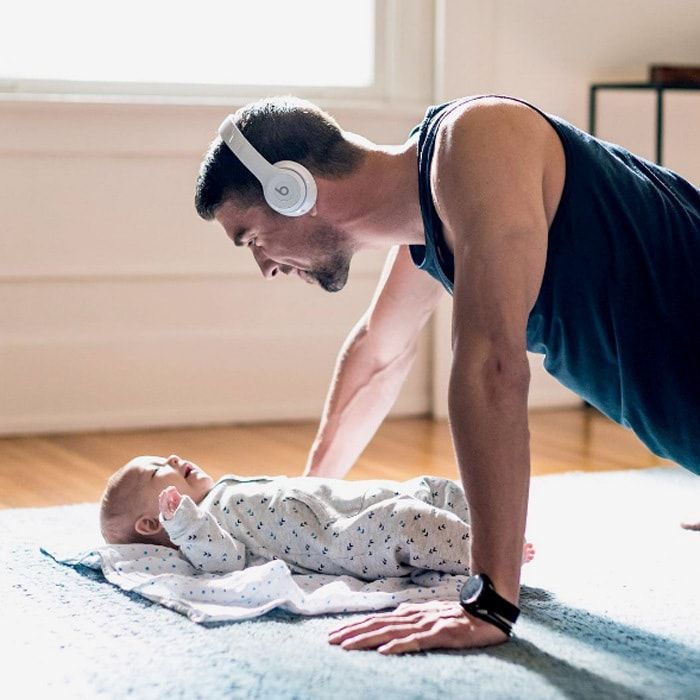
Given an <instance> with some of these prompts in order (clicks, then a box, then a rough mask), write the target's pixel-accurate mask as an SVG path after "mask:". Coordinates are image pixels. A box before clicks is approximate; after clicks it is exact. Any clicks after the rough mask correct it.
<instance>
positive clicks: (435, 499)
mask: <svg viewBox="0 0 700 700" xmlns="http://www.w3.org/2000/svg"><path fill="white" fill-rule="evenodd" d="M161 523H162V524H163V526H164V528H165V529H166V531H167V533H168V535H169V537H170V540H171V541H172V543H173V544H174V545H176V546H177V547H179V548H180V551H181V553H182V554H183V555H184V556H185V557H186V558H187V559H188V560H189V561H190V562H191V563H192V564H193V565H194V566H195V567H196V568H198V569H201V570H202V571H207V572H211V573H226V572H230V571H239V570H241V569H243V568H245V567H246V566H251V565H256V564H260V563H263V562H266V561H270V560H272V559H281V560H283V561H284V562H286V563H287V564H288V566H289V568H290V569H291V570H292V571H293V572H295V573H313V572H315V573H323V574H333V575H350V576H354V577H357V578H361V579H365V580H373V579H377V578H384V577H389V576H406V575H409V574H410V573H412V572H413V571H416V570H425V569H430V570H434V571H444V572H447V573H451V574H466V573H468V572H469V548H470V542H469V525H468V523H469V513H468V509H467V502H466V499H465V497H464V492H463V491H462V489H461V487H460V486H458V485H457V484H456V483H455V482H453V481H450V480H449V479H440V478H437V477H431V476H422V477H418V478H416V479H411V480H410V481H402V482H399V481H383V480H371V481H345V480H342V479H325V478H318V477H292V478H288V477H256V478H250V479H247V478H244V477H238V476H233V475H229V476H225V477H223V478H222V479H220V480H219V481H218V482H217V483H216V484H215V486H214V487H213V488H212V490H211V491H210V492H209V493H208V494H207V495H206V496H205V497H204V499H203V500H202V501H201V502H200V503H199V505H196V504H195V503H194V501H192V499H191V498H189V496H183V498H182V500H181V502H180V504H179V506H178V508H177V509H176V511H175V513H174V515H173V517H172V518H171V519H170V520H164V519H163V517H162V516H161Z"/></svg>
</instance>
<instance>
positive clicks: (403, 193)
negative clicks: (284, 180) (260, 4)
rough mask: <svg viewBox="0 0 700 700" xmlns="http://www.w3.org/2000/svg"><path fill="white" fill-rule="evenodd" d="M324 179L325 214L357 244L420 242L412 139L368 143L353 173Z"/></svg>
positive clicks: (421, 221)
mask: <svg viewBox="0 0 700 700" xmlns="http://www.w3.org/2000/svg"><path fill="white" fill-rule="evenodd" d="M323 184H324V186H325V187H326V192H327V201H329V202H332V205H331V206H332V212H329V216H330V217H332V219H333V220H334V223H335V224H336V225H338V226H339V227H340V228H341V229H342V230H344V231H346V232H347V233H349V234H351V235H352V236H353V237H354V239H355V240H356V242H357V245H358V248H360V249H365V248H384V249H385V248H388V247H391V246H393V245H397V244H422V243H423V242H424V240H425V239H424V232H423V220H422V216H421V209H420V201H419V197H418V164H417V160H416V143H415V139H411V140H410V141H408V142H407V143H405V144H402V145H401V146H375V145H373V144H372V145H371V147H370V148H367V151H366V156H365V158H364V160H363V161H362V164H361V165H360V167H359V168H358V170H357V171H356V172H355V173H353V174H352V175H350V176H349V177H346V178H343V179H341V180H332V181H328V180H327V181H326V182H324V183H323Z"/></svg>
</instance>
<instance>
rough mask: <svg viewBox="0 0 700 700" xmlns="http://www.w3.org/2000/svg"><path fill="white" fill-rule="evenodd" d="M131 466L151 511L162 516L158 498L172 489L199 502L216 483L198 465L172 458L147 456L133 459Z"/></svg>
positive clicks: (138, 487)
mask: <svg viewBox="0 0 700 700" xmlns="http://www.w3.org/2000/svg"><path fill="white" fill-rule="evenodd" d="M128 467H129V469H130V470H133V471H134V478H136V479H137V489H138V491H137V492H138V493H141V494H142V495H143V497H144V499H145V502H146V503H147V504H148V508H149V510H150V509H152V511H151V512H154V513H158V496H159V495H160V492H161V491H162V490H163V489H165V488H167V487H168V486H175V487H176V488H177V490H178V491H179V492H180V493H181V494H182V495H183V496H189V497H190V498H191V499H192V500H193V501H194V502H195V503H199V502H200V501H201V500H202V499H203V498H204V497H205V496H206V495H207V493H209V491H211V489H212V488H213V486H214V480H213V479H212V478H211V477H210V476H209V474H207V473H206V472H204V471H203V470H201V469H200V468H199V467H198V466H197V465H196V464H193V463H192V462H188V461H186V460H184V459H181V458H180V457H178V456H177V455H170V457H167V458H166V457H152V456H148V455H144V456H141V457H135V458H134V459H132V460H131V461H130V462H129V464H128Z"/></svg>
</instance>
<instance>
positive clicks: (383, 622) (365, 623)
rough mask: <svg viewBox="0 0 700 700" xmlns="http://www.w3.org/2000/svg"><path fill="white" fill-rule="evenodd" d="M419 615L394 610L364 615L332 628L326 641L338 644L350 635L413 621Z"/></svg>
mask: <svg viewBox="0 0 700 700" xmlns="http://www.w3.org/2000/svg"><path fill="white" fill-rule="evenodd" d="M419 616H420V613H410V615H397V614H396V611H392V612H390V613H381V614H379V615H372V616H371V617H365V618H364V619H362V620H360V621H359V622H353V623H351V624H349V625H345V626H344V627H340V628H338V629H336V630H333V631H332V632H330V633H329V635H328V641H329V642H330V643H331V644H340V643H341V642H344V641H345V640H346V639H349V638H350V637H355V636H357V635H360V634H364V633H365V632H371V631H372V630H375V629H379V628H381V627H386V626H387V625H392V624H402V623H405V622H415V621H416V620H417V619H418V618H419Z"/></svg>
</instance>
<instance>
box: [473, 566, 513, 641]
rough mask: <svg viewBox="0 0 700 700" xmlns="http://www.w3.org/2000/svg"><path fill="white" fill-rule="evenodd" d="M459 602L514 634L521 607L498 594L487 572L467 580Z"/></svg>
mask: <svg viewBox="0 0 700 700" xmlns="http://www.w3.org/2000/svg"><path fill="white" fill-rule="evenodd" d="M459 602H460V603H461V604H462V607H463V608H464V609H465V610H466V611H467V612H468V613H469V614H470V615H473V616H474V617H478V618H479V619H480V620H484V621H485V622H490V623H491V624H492V625H495V626H496V627H498V629H500V630H502V631H503V632H505V633H506V634H507V635H508V636H509V637H510V636H512V634H513V625H514V624H515V621H516V620H517V619H518V615H520V608H518V607H517V605H513V603H511V602H510V601H509V600H506V599H505V598H504V597H503V596H500V595H498V593H496V589H495V588H494V587H493V582H492V581H491V579H490V578H489V577H488V576H487V575H486V574H476V575H474V576H470V577H469V578H468V579H467V580H466V582H465V583H464V585H463V586H462V590H461V591H460V593H459Z"/></svg>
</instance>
